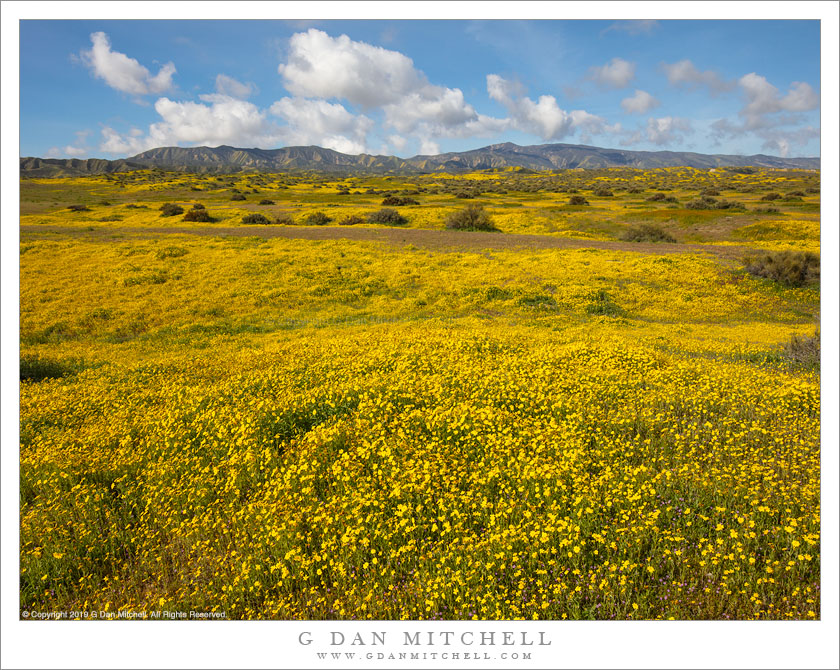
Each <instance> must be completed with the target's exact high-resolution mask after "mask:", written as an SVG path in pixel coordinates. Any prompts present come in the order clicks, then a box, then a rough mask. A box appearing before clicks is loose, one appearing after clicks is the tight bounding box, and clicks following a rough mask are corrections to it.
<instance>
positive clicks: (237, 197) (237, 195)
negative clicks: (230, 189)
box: [230, 193, 246, 201]
mask: <svg viewBox="0 0 840 670" xmlns="http://www.w3.org/2000/svg"><path fill="white" fill-rule="evenodd" d="M230 199H231V200H236V201H241V200H245V199H246V198H245V196H244V195H242V194H241V193H234V194H233V195H232V196H230Z"/></svg>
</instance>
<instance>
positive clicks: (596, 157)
mask: <svg viewBox="0 0 840 670" xmlns="http://www.w3.org/2000/svg"><path fill="white" fill-rule="evenodd" d="M678 166H687V167H694V168H701V169H709V168H716V167H745V166H752V167H764V168H779V169H790V168H798V169H811V170H815V169H819V167H820V159H819V158H780V157H778V156H767V155H763V154H758V155H754V156H735V155H723V154H700V153H692V152H685V151H628V150H624V149H604V148H600V147H591V146H585V145H579V144H540V145H533V146H519V145H518V144H513V143H511V142H505V143H503V144H492V145H490V146H487V147H483V148H481V149H473V150H470V151H461V152H450V153H445V154H438V155H434V156H413V157H412V158H398V157H397V156H373V155H370V154H359V155H350V154H343V153H340V152H338V151H334V150H332V149H325V148H323V147H317V146H307V147H283V148H281V149H241V148H236V147H229V146H219V147H214V148H213V147H160V148H157V149H150V150H148V151H144V152H142V153H139V154H137V155H136V156H131V157H129V158H123V159H118V160H105V159H97V158H89V159H86V160H81V159H75V158H74V159H63V160H62V159H52V158H31V157H29V158H21V159H20V174H21V176H22V177H40V178H43V177H61V176H78V175H85V174H102V173H111V172H124V171H127V170H137V169H143V168H146V169H148V168H160V169H165V170H176V171H189V172H242V171H248V172H286V171H296V170H320V171H325V172H374V173H391V174H394V173H414V174H417V173H429V172H436V171H445V172H465V171H469V170H487V169H498V168H509V167H520V168H526V169H530V170H562V169H571V168H579V169H594V168H609V167H633V168H642V169H651V168H661V167H678Z"/></svg>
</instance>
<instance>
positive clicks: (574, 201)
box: [569, 195, 589, 205]
mask: <svg viewBox="0 0 840 670" xmlns="http://www.w3.org/2000/svg"><path fill="white" fill-rule="evenodd" d="M569 204H570V205H588V204H589V201H588V200H587V199H586V198H584V197H583V196H582V195H573V196H572V197H571V198H569Z"/></svg>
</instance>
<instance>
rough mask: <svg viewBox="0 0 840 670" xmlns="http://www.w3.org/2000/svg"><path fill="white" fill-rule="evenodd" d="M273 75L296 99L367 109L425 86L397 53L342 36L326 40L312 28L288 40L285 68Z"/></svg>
mask: <svg viewBox="0 0 840 670" xmlns="http://www.w3.org/2000/svg"><path fill="white" fill-rule="evenodd" d="M278 72H279V73H280V75H281V76H282V77H283V81H284V85H285V87H286V88H287V89H288V90H289V91H290V92H291V93H293V94H294V95H296V96H299V97H307V98H325V99H329V98H344V99H345V100H348V101H349V102H351V103H353V104H355V105H361V106H363V107H367V108H371V107H379V106H382V105H386V104H389V103H394V102H397V101H399V99H400V98H401V97H402V96H403V95H405V94H406V93H408V92H410V91H415V90H417V89H419V88H421V87H422V86H424V85H425V84H426V83H427V82H426V78H425V76H424V75H423V73H422V72H420V71H419V70H417V69H416V68H415V67H414V62H413V61H412V60H411V59H410V58H408V56H405V55H403V54H401V53H399V52H398V51H391V50H389V49H383V48H382V47H377V46H373V45H371V44H367V43H365V42H356V41H354V40H351V39H350V38H349V37H348V36H347V35H341V36H339V37H330V36H329V35H328V34H327V33H325V32H324V31H322V30H317V29H315V28H312V29H310V30H308V31H307V32H305V33H296V34H295V35H292V37H291V39H290V40H289V56H288V62H287V63H285V64H280V66H279V67H278Z"/></svg>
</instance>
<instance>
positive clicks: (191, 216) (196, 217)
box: [184, 207, 213, 223]
mask: <svg viewBox="0 0 840 670" xmlns="http://www.w3.org/2000/svg"><path fill="white" fill-rule="evenodd" d="M212 220H213V219H211V218H210V214H208V213H207V210H206V209H204V208H203V207H202V208H201V209H195V208H193V209H191V210H190V211H189V212H187V213H186V214H184V221H196V222H199V223H208V222H210V221H212Z"/></svg>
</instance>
